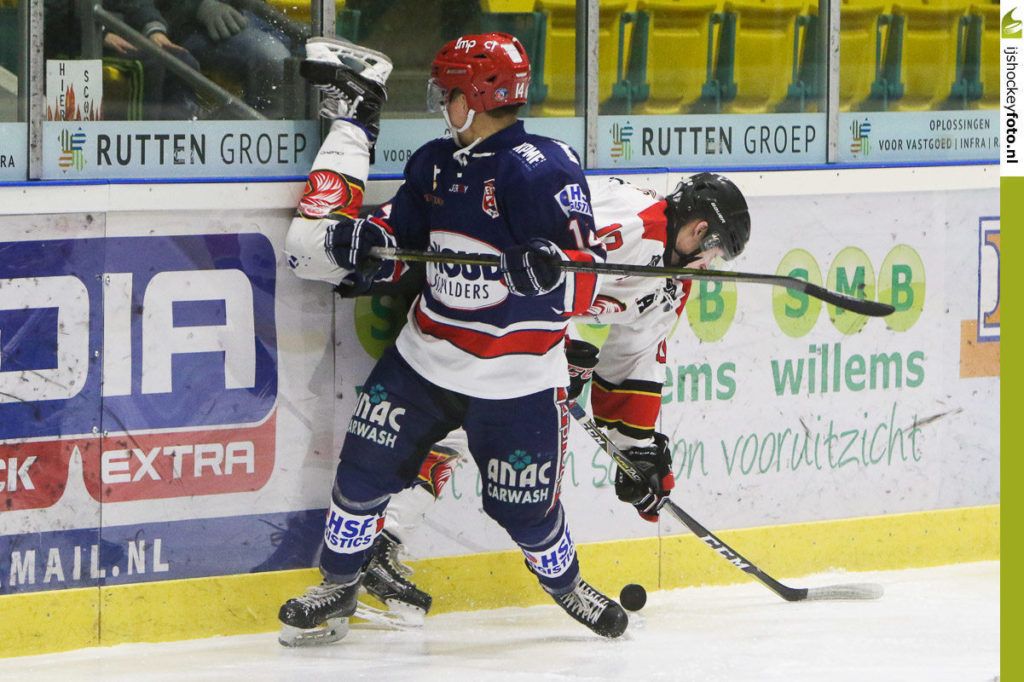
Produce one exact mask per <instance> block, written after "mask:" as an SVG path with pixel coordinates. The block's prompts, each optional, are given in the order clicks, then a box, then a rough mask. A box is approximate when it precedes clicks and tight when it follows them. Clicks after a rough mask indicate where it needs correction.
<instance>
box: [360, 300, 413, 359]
mask: <svg viewBox="0 0 1024 682" xmlns="http://www.w3.org/2000/svg"><path fill="white" fill-rule="evenodd" d="M409 303H410V299H409V298H407V297H405V296H360V297H359V298H357V299H356V305H355V327H356V336H357V337H358V338H359V343H360V344H361V345H362V346H363V350H365V351H366V354H367V355H369V356H370V357H371V358H373V359H374V360H376V359H377V358H379V357H380V356H381V355H383V354H384V351H385V350H387V348H388V347H389V346H391V345H393V344H394V343H395V339H397V338H398V333H399V332H400V331H402V327H403V326H405V319H406V317H405V316H406V313H407V312H408V310H409Z"/></svg>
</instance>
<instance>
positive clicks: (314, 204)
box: [299, 169, 363, 219]
mask: <svg viewBox="0 0 1024 682" xmlns="http://www.w3.org/2000/svg"><path fill="white" fill-rule="evenodd" d="M362 204H363V184H362V183H361V182H359V181H358V180H356V179H355V178H350V177H348V176H347V175H344V174H342V173H337V172H335V171H332V170H325V169H319V170H315V171H313V172H312V173H310V174H309V178H307V180H306V191H305V192H303V193H302V199H301V200H300V201H299V214H300V215H301V216H302V217H304V218H312V219H318V218H324V217H326V216H327V215H329V214H331V213H341V214H344V215H347V216H349V217H350V218H355V217H357V216H358V215H359V208H360V206H362Z"/></svg>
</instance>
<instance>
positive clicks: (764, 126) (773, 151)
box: [597, 114, 826, 168]
mask: <svg viewBox="0 0 1024 682" xmlns="http://www.w3.org/2000/svg"><path fill="white" fill-rule="evenodd" d="M825 130H826V120H825V114H724V115H723V114H716V115H686V116H600V117H598V132H599V135H600V136H599V138H598V145H597V158H598V165H600V166H601V167H603V168H650V167H665V166H668V167H670V168H679V167H683V168H692V167H698V166H710V167H713V168H722V167H728V166H748V167H749V166H760V165H765V166H775V165H782V164H791V165H792V164H808V165H809V164H820V163H825Z"/></svg>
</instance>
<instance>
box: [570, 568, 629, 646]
mask: <svg viewBox="0 0 1024 682" xmlns="http://www.w3.org/2000/svg"><path fill="white" fill-rule="evenodd" d="M551 597H552V598H553V599H554V600H555V602H556V603H557V604H558V605H559V606H561V607H562V608H563V609H565V612H566V613H568V614H569V615H570V616H572V617H573V618H575V619H576V620H578V621H579V622H581V623H583V624H584V625H586V626H587V627H588V628H590V629H591V630H593V631H594V632H596V633H597V634H599V635H601V636H602V637H618V636H619V635H621V634H622V633H623V632H625V631H626V625H628V624H629V618H628V617H627V616H626V612H625V611H623V610H622V607H621V606H619V605H618V604H617V603H616V602H615V601H614V600H612V599H609V598H608V597H606V596H604V595H603V594H601V593H600V592H598V591H597V590H595V589H594V588H593V587H591V586H590V585H589V584H588V583H587V582H586V581H585V580H583V578H580V579H579V582H577V583H576V587H574V588H573V589H572V590H571V591H569V592H566V593H565V594H553V595H551Z"/></svg>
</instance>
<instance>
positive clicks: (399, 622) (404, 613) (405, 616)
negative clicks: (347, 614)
mask: <svg viewBox="0 0 1024 682" xmlns="http://www.w3.org/2000/svg"><path fill="white" fill-rule="evenodd" d="M388 607H389V608H387V609H378V608H376V607H373V606H368V605H366V604H364V603H362V602H359V604H358V605H357V606H356V612H355V613H354V614H352V615H353V616H354V617H356V618H361V619H362V620H364V621H366V622H367V623H371V624H373V625H379V626H382V627H385V628H389V629H392V630H405V629H408V628H419V627H423V618H424V616H425V615H426V614H424V613H423V611H422V610H420V609H417V608H414V607H410V606H409V605H408V604H402V603H395V602H392V603H389V604H388Z"/></svg>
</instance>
